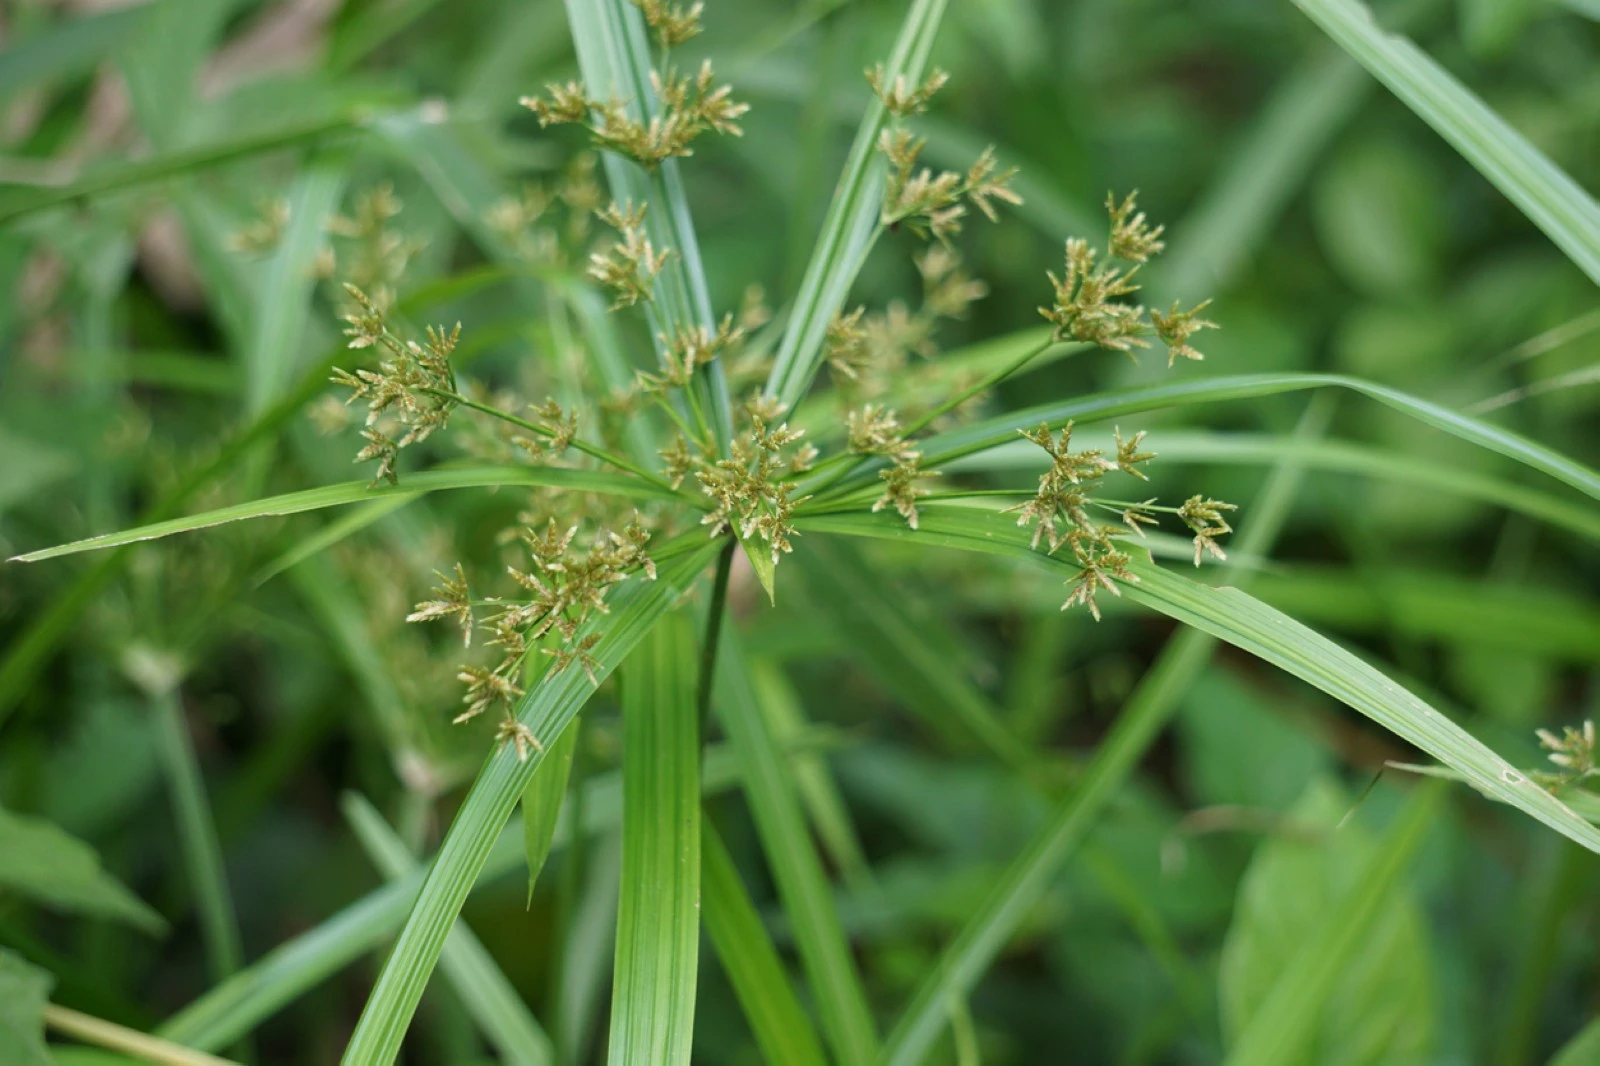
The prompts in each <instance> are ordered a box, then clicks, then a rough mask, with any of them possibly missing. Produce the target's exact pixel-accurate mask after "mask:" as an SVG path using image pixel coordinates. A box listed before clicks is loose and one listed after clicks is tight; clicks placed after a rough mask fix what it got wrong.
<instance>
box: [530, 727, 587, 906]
mask: <svg viewBox="0 0 1600 1066" xmlns="http://www.w3.org/2000/svg"><path fill="white" fill-rule="evenodd" d="M580 726H581V721H580V719H577V718H574V719H573V720H572V722H571V724H569V725H568V726H567V728H565V729H563V730H562V731H561V735H560V736H559V737H557V738H556V740H555V743H553V744H551V745H550V751H549V753H548V754H546V755H545V761H546V762H547V763H549V765H548V766H546V767H545V770H544V773H541V774H534V775H533V777H531V778H529V780H528V785H527V787H526V788H524V789H523V790H522V848H523V851H524V852H525V853H526V855H527V858H528V906H529V907H532V906H533V886H534V884H535V882H537V881H538V880H539V874H540V872H541V871H543V870H544V864H545V860H546V859H548V858H549V857H550V845H551V843H552V842H554V840H555V836H556V822H557V821H559V819H560V815H561V804H562V801H563V800H565V799H566V796H567V781H568V780H569V779H570V778H571V776H572V757H573V755H574V754H575V753H576V752H577V750H578V731H579V728H580Z"/></svg>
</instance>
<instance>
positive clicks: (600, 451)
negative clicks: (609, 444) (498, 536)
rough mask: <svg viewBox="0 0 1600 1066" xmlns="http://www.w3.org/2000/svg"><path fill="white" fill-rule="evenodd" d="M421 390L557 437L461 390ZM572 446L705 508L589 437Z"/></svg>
mask: <svg viewBox="0 0 1600 1066" xmlns="http://www.w3.org/2000/svg"><path fill="white" fill-rule="evenodd" d="M421 391H423V392H426V393H428V394H429V395H430V396H437V397H439V398H440V399H443V400H451V401H453V402H455V403H458V404H460V405H461V406H462V407H468V408H471V409H472V410H474V411H477V412H479V413H480V414H486V415H488V416H490V417H491V418H498V419H500V420H501V421H502V422H508V423H510V424H511V425H513V426H516V427H517V428H518V429H525V430H527V431H528V432H530V433H537V434H539V435H540V436H541V437H554V436H555V433H553V432H552V431H551V430H550V429H548V428H546V427H545V426H541V425H539V424H538V423H537V422H529V421H528V420H527V419H525V418H518V417H517V416H516V415H514V414H511V413H510V412H509V411H502V410H500V408H498V407H491V406H490V405H489V404H486V403H479V402H478V401H477V400H471V399H468V398H467V397H465V396H463V395H461V394H460V393H458V392H449V391H447V390H444V389H423V390H421ZM572 447H573V448H575V449H577V450H578V451H580V452H582V453H583V454H584V455H587V456H589V457H591V458H594V459H598V460H600V461H601V462H602V463H608V464H610V465H611V466H614V467H616V468H617V469H618V470H621V471H623V472H624V473H628V474H632V475H633V476H635V477H638V478H643V479H644V480H645V481H648V482H650V483H651V484H652V485H655V486H656V487H657V488H661V489H665V490H666V491H668V492H670V493H672V494H673V495H674V496H678V497H680V498H681V499H683V500H684V501H685V502H688V503H692V504H694V506H696V507H699V508H700V509H701V510H704V509H705V508H704V507H703V506H701V504H700V501H698V500H695V499H693V498H692V497H689V496H686V495H684V494H683V493H681V492H679V491H678V490H676V489H674V488H673V487H672V485H671V484H670V483H669V482H667V481H666V479H664V478H661V477H658V476H657V475H655V474H652V473H651V472H650V471H648V470H646V469H644V468H643V467H641V466H636V465H634V464H633V463H630V462H628V460H626V459H623V458H620V457H618V456H615V455H612V454H611V453H610V452H608V451H606V450H605V449H604V448H597V447H595V446H594V445H593V444H589V443H588V442H586V441H581V440H577V439H574V440H573V441H572Z"/></svg>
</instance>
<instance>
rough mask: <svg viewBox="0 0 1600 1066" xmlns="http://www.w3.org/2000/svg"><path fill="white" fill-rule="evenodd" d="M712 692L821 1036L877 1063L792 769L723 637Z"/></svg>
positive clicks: (732, 644)
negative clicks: (741, 774)
mask: <svg viewBox="0 0 1600 1066" xmlns="http://www.w3.org/2000/svg"><path fill="white" fill-rule="evenodd" d="M717 688H718V693H717V698H718V711H719V713H720V716H721V720H722V726H723V729H724V730H725V731H726V732H727V734H728V740H729V742H730V743H731V744H732V745H733V749H734V751H736V752H738V754H739V759H740V761H741V762H742V763H743V765H744V770H745V795H746V796H747V797H748V798H749V800H750V810H751V813H752V814H753V815H754V817H755V822H756V829H757V831H758V832H759V833H760V835H761V844H762V848H763V850H764V851H765V852H766V856H767V862H768V863H769V864H771V867H772V874H773V878H774V880H775V881H776V882H777V884H778V894H779V896H780V898H781V899H782V900H783V906H784V910H785V911H786V912H787V913H788V916H789V921H790V922H791V923H792V925H793V927H794V934H795V942H796V944H797V945H798V947H799V949H800V961H801V963H802V964H803V965H804V966H805V972H806V978H807V980H808V981H809V982H810V985H811V992H812V995H813V996H815V997H816V1000H817V1007H818V1010H819V1012H820V1013H821V1015H822V1030H823V1032H824V1034H826V1036H827V1038H828V1042H829V1044H831V1045H832V1046H833V1052H834V1056H835V1058H836V1059H837V1060H838V1061H839V1062H841V1063H845V1064H848V1066H856V1064H862V1066H865V1064H867V1063H872V1062H875V1061H877V1057H878V1037H877V1033H876V1031H875V1029H874V1026H873V1022H872V1012H871V1010H870V1009H869V1007H868V1005H867V998H866V992H865V990H864V989H863V988H862V985H861V975H860V974H859V973H857V971H856V967H855V963H854V961H853V960H852V959H851V957H850V947H849V944H848V943H847V942H846V940H845V936H844V930H843V928H842V927H841V926H840V925H839V915H838V913H837V912H836V911H835V910H834V906H833V894H832V889H831V887H830V886H829V884H828V878H827V874H826V873H825V872H824V870H823V868H822V861H821V859H820V858H818V856H817V851H816V848H815V847H814V846H813V845H812V842H811V836H810V831H809V830H808V829H807V827H806V823H805V815H804V813H803V812H802V809H801V806H800V797H799V795H798V790H797V789H796V787H795V783H794V780H793V777H792V775H791V772H790V769H789V766H788V765H787V764H786V763H785V762H784V761H783V757H782V755H781V753H780V749H779V748H778V745H777V742H776V740H775V739H774V737H773V736H772V733H771V730H770V729H769V728H768V726H767V723H766V719H765V718H764V717H763V716H762V715H761V714H760V713H759V712H758V709H757V708H756V706H755V699H756V696H755V690H754V687H753V686H752V685H751V683H750V678H749V676H748V675H747V674H746V672H745V669H744V660H743V657H742V653H741V652H740V650H739V645H738V642H737V640H736V639H735V637H734V635H733V634H732V633H729V632H727V631H724V633H723V644H722V647H721V649H720V651H719V654H718V656H717Z"/></svg>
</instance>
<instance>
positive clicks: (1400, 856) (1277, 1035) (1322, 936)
mask: <svg viewBox="0 0 1600 1066" xmlns="http://www.w3.org/2000/svg"><path fill="white" fill-rule="evenodd" d="M1443 795H1444V792H1443V786H1442V785H1440V784H1439V783H1438V782H1427V783H1424V784H1423V785H1422V786H1421V787H1420V788H1418V789H1417V790H1416V791H1415V792H1414V793H1413V794H1412V795H1411V797H1410V799H1409V800H1407V801H1406V804H1405V806H1404V807H1403V808H1401V811H1400V813H1399V814H1398V815H1397V816H1396V817H1395V819H1394V822H1393V824H1392V825H1391V826H1390V827H1389V830H1388V832H1387V833H1385V834H1384V838H1383V840H1382V841H1380V842H1379V844H1378V847H1377V850H1376V851H1375V853H1374V854H1373V855H1372V857H1371V858H1370V859H1369V860H1368V861H1367V863H1366V864H1365V865H1364V866H1363V867H1362V869H1361V870H1360V872H1359V873H1357V874H1355V875H1354V880H1353V882H1352V884H1353V886H1354V887H1352V888H1351V889H1350V890H1349V891H1348V892H1347V893H1346V894H1345V895H1344V896H1343V897H1342V898H1340V899H1339V900H1338V901H1337V903H1336V904H1335V906H1334V907H1333V909H1332V910H1331V911H1330V912H1329V913H1328V914H1327V916H1326V917H1325V919H1324V920H1323V922H1322V924H1321V926H1320V927H1319V928H1318V929H1317V931H1316V933H1315V934H1314V935H1313V936H1312V937H1311V938H1310V939H1309V940H1307V941H1305V942H1304V943H1303V944H1302V945H1301V946H1300V949H1299V951H1297V952H1296V953H1295V955H1294V959H1293V961H1292V962H1291V963H1290V964H1289V965H1288V967H1287V968H1285V969H1284V970H1283V971H1282V972H1281V973H1280V974H1279V975H1278V976H1277V978H1276V980H1275V981H1274V982H1273V986H1272V991H1271V992H1270V993H1268V995H1267V997H1266V999H1264V1000H1263V1001H1262V1002H1261V1003H1260V1005H1259V1006H1258V1007H1257V1008H1256V1010H1255V1013H1254V1015H1253V1016H1252V1017H1251V1020H1250V1023H1249V1024H1248V1025H1247V1026H1246V1028H1245V1030H1244V1032H1243V1033H1241V1034H1240V1036H1239V1039H1238V1041H1237V1042H1236V1043H1235V1044H1234V1046H1233V1047H1232V1048H1231V1049H1230V1050H1229V1052H1228V1057H1227V1058H1226V1059H1225V1060H1223V1061H1224V1064H1225V1066H1278V1064H1280V1063H1285V1062H1303V1061H1305V1059H1306V1056H1307V1055H1308V1054H1310V1053H1311V1049H1312V1047H1313V1046H1314V1044H1315V1040H1314V1037H1315V1031H1316V1027H1317V1025H1318V1023H1319V1022H1321V1020H1322V1018H1321V1014H1320V1012H1321V1009H1322V1007H1323V1006H1324V1005H1325V1004H1326V1003H1327V1002H1328V999H1329V996H1330V995H1331V994H1332V992H1333V989H1334V987H1335V984H1336V982H1337V981H1338V979H1339V978H1340V976H1341V975H1342V974H1343V973H1344V971H1345V969H1346V967H1348V966H1349V965H1350V962H1351V960H1352V958H1353V957H1354V956H1355V954H1356V953H1357V952H1359V951H1361V950H1362V949H1363V946H1364V945H1363V940H1364V938H1365V937H1366V936H1367V934H1368V932H1369V930H1370V929H1371V927H1372V925H1373V923H1374V920H1375V919H1376V918H1377V917H1378V914H1379V911H1380V910H1381V909H1382V908H1383V906H1384V904H1385V902H1386V900H1388V899H1389V898H1390V897H1391V896H1392V895H1393V893H1394V890H1395V888H1396V886H1397V885H1399V884H1400V879H1401V876H1402V875H1403V874H1404V873H1405V869H1406V866H1407V865H1408V864H1409V863H1410V861H1411V858H1412V856H1414V855H1415V854H1416V852H1417V849H1418V848H1419V847H1420V846H1421V845H1422V841H1423V839H1424V838H1425V837H1426V835H1427V832H1428V830H1429V829H1430V828H1432V826H1433V823H1434V821H1435V820H1436V819H1437V816H1438V812H1439V806H1440V801H1441V798H1442V797H1443Z"/></svg>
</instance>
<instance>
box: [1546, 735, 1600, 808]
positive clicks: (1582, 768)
mask: <svg viewBox="0 0 1600 1066" xmlns="http://www.w3.org/2000/svg"><path fill="white" fill-rule="evenodd" d="M1537 735H1538V737H1539V746H1540V747H1541V748H1543V749H1544V750H1545V751H1548V752H1549V753H1550V756H1549V758H1550V761H1551V762H1552V763H1554V764H1555V765H1556V766H1558V767H1560V769H1559V770H1557V771H1556V772H1555V773H1542V774H1538V775H1537V776H1538V777H1539V779H1540V782H1541V783H1542V784H1543V785H1544V786H1545V787H1546V788H1549V789H1550V790H1552V791H1557V790H1560V789H1563V788H1567V787H1568V786H1571V785H1576V784H1578V783H1579V782H1581V781H1584V780H1585V779H1587V778H1590V777H1595V776H1600V766H1597V765H1596V764H1595V732H1594V723H1593V722H1592V721H1590V722H1584V723H1583V727H1582V728H1581V729H1574V728H1573V727H1572V726H1570V725H1569V726H1566V727H1565V728H1563V729H1562V731H1561V735H1560V736H1557V735H1556V734H1554V733H1552V732H1551V731H1550V730H1548V729H1540V730H1538V731H1537Z"/></svg>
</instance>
